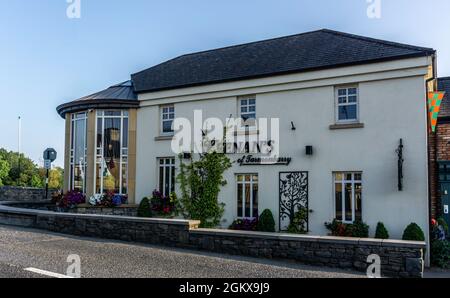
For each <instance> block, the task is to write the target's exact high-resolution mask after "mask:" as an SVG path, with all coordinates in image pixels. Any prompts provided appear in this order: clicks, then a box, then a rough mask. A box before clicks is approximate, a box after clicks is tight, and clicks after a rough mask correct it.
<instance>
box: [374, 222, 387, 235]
mask: <svg viewBox="0 0 450 298" xmlns="http://www.w3.org/2000/svg"><path fill="white" fill-rule="evenodd" d="M375 238H376V239H389V232H388V230H387V229H386V227H385V226H384V224H383V223H382V222H379V223H378V225H377V230H376V232H375Z"/></svg>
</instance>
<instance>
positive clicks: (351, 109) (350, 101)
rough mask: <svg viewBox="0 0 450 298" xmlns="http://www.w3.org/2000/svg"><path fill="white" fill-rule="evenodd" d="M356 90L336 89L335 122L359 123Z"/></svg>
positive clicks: (350, 88) (354, 88) (353, 88)
mask: <svg viewBox="0 0 450 298" xmlns="http://www.w3.org/2000/svg"><path fill="white" fill-rule="evenodd" d="M358 102H359V100H358V88H357V87H347V88H337V89H336V121H337V122H338V123H339V122H340V123H346V122H347V123H348V122H350V123H352V122H353V123H354V122H358V121H359V115H358V114H359V107H358Z"/></svg>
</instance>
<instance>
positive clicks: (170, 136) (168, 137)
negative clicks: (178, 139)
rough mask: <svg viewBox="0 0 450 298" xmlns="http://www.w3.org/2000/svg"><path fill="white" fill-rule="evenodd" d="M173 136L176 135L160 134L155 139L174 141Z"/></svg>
mask: <svg viewBox="0 0 450 298" xmlns="http://www.w3.org/2000/svg"><path fill="white" fill-rule="evenodd" d="M173 138H174V135H167V136H159V137H155V141H172V139H173Z"/></svg>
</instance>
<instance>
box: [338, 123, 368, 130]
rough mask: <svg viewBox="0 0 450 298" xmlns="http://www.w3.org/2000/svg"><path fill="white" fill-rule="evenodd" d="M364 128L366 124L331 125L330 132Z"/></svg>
mask: <svg viewBox="0 0 450 298" xmlns="http://www.w3.org/2000/svg"><path fill="white" fill-rule="evenodd" d="M353 128H364V123H338V124H332V125H330V130H338V129H353Z"/></svg>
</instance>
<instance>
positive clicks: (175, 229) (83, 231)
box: [0, 204, 426, 278]
mask: <svg viewBox="0 0 450 298" xmlns="http://www.w3.org/2000/svg"><path fill="white" fill-rule="evenodd" d="M14 206H20V205H17V204H12V205H11V204H8V205H5V204H0V224H4V225H13V226H21V227H29V228H38V229H43V230H48V231H52V232H58V233H64V234H70V235H78V236H88V237H98V238H105V239H117V240H123V241H133V242H141V243H149V244H157V245H164V246H169V247H180V248H190V249H196V250H205V251H212V252H218V253H225V254H232V255H243V256H251V257H259V258H269V259H272V258H273V259H287V260H294V261H298V262H301V263H303V264H309V265H318V266H327V267H335V268H343V269H353V270H359V271H362V272H364V271H365V270H366V268H367V267H368V263H367V257H368V256H369V255H372V254H377V255H379V256H380V258H381V272H382V274H383V276H388V277H415V278H417V277H422V276H423V270H424V268H423V266H424V261H423V251H424V249H425V246H426V245H425V242H408V241H395V240H377V239H357V238H338V237H319V236H306V235H292V234H278V233H261V232H243V231H230V230H212V229H199V228H198V226H199V224H200V222H199V221H189V220H177V219H145V218H136V217H124V216H109V215H91V214H74V213H56V212H52V211H43V210H37V209H23V208H17V207H14ZM22 206H24V205H22Z"/></svg>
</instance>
